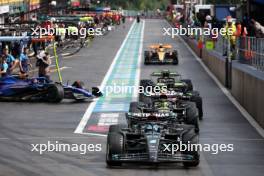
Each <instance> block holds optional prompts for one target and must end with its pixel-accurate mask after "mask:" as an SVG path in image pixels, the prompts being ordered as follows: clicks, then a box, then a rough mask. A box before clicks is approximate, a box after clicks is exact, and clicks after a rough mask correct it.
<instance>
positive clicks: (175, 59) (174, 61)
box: [172, 50, 179, 65]
mask: <svg viewBox="0 0 264 176" xmlns="http://www.w3.org/2000/svg"><path fill="white" fill-rule="evenodd" d="M172 59H173V63H172V64H173V65H178V64H179V58H178V52H177V51H176V50H174V51H173V53H172Z"/></svg>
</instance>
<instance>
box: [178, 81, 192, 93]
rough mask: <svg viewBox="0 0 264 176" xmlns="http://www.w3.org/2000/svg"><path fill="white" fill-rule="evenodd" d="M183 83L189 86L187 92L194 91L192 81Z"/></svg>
mask: <svg viewBox="0 0 264 176" xmlns="http://www.w3.org/2000/svg"><path fill="white" fill-rule="evenodd" d="M181 81H182V82H184V83H186V84H187V87H188V88H187V91H193V84H192V81H191V80H190V79H182V80H181Z"/></svg>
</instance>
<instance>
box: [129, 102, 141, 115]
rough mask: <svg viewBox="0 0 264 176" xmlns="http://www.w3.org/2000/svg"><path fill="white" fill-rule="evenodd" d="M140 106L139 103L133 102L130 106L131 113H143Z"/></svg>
mask: <svg viewBox="0 0 264 176" xmlns="http://www.w3.org/2000/svg"><path fill="white" fill-rule="evenodd" d="M138 106H139V105H138V102H131V103H130V106H129V112H133V113H140V112H141V111H140V109H139V108H138Z"/></svg>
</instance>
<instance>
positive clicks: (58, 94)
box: [47, 83, 64, 103]
mask: <svg viewBox="0 0 264 176" xmlns="http://www.w3.org/2000/svg"><path fill="white" fill-rule="evenodd" d="M63 98H64V89H63V87H62V85H61V84H58V83H55V84H52V85H50V87H49V88H48V94H47V101H48V102H51V103H59V102H61V101H62V100H63Z"/></svg>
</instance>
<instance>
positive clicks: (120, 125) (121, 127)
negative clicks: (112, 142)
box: [108, 124, 127, 133]
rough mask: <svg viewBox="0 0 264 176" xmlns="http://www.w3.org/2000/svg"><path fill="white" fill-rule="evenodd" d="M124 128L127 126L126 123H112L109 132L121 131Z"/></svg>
mask: <svg viewBox="0 0 264 176" xmlns="http://www.w3.org/2000/svg"><path fill="white" fill-rule="evenodd" d="M123 128H127V125H125V124H118V125H111V126H110V127H109V130H108V133H119V132H121V130H122V129H123Z"/></svg>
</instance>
